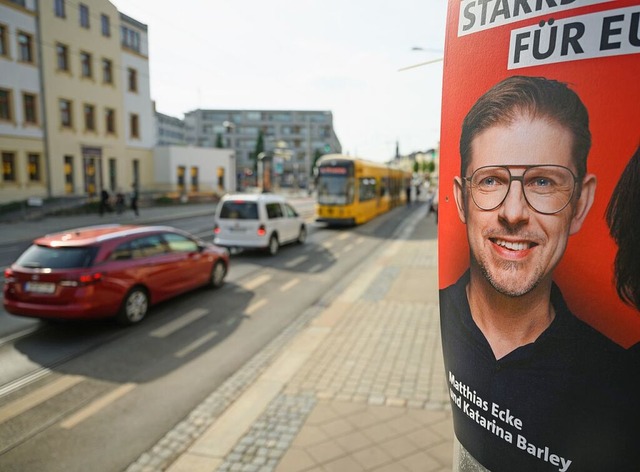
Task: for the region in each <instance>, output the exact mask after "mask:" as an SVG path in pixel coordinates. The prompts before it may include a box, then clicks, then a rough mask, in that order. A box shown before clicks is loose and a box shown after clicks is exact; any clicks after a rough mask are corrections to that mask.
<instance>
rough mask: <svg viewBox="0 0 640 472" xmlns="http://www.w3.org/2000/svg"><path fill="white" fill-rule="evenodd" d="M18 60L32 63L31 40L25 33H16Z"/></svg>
mask: <svg viewBox="0 0 640 472" xmlns="http://www.w3.org/2000/svg"><path fill="white" fill-rule="evenodd" d="M18 60H19V61H21V62H29V63H33V38H32V37H31V35H30V34H27V33H22V32H20V33H18Z"/></svg>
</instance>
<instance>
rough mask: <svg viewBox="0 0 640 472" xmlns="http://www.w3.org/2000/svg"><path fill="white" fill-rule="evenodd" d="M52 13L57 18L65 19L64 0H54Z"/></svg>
mask: <svg viewBox="0 0 640 472" xmlns="http://www.w3.org/2000/svg"><path fill="white" fill-rule="evenodd" d="M53 11H54V12H55V14H56V16H57V17H58V18H66V17H67V12H66V11H65V5H64V0H55V2H54V3H53Z"/></svg>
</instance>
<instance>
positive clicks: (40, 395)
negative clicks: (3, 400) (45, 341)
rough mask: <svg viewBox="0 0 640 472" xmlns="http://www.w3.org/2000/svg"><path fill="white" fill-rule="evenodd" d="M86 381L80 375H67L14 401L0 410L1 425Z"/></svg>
mask: <svg viewBox="0 0 640 472" xmlns="http://www.w3.org/2000/svg"><path fill="white" fill-rule="evenodd" d="M83 380H84V377H82V376H80V375H65V376H63V377H60V378H58V379H56V380H54V381H53V382H51V383H49V384H47V385H45V386H44V387H41V388H39V389H38V390H35V391H33V392H31V393H29V394H27V395H25V396H24V397H22V398H20V399H18V400H15V401H12V402H11V403H8V404H6V405H5V406H3V407H2V408H0V423H4V422H5V421H7V420H10V419H11V418H13V417H15V416H18V415H20V414H22V413H24V412H25V411H27V410H30V409H31V408H34V407H36V406H38V405H39V404H40V403H44V402H45V401H47V400H49V399H50V398H53V397H55V396H56V395H58V394H59V393H62V392H64V391H65V390H68V389H70V388H71V387H73V386H74V385H76V384H77V383H80V382H82V381H83Z"/></svg>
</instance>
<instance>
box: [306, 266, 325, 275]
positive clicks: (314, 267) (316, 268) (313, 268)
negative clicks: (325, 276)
mask: <svg viewBox="0 0 640 472" xmlns="http://www.w3.org/2000/svg"><path fill="white" fill-rule="evenodd" d="M321 270H322V264H316V265H314V266H313V267H311V268H310V269H309V273H310V274H315V273H316V272H320V271H321Z"/></svg>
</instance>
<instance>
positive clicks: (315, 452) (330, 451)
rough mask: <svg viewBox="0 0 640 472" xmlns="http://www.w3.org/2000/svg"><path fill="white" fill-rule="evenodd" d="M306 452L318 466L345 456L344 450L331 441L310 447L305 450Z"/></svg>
mask: <svg viewBox="0 0 640 472" xmlns="http://www.w3.org/2000/svg"><path fill="white" fill-rule="evenodd" d="M306 451H307V453H308V454H309V455H310V456H311V457H312V458H313V460H315V461H316V462H317V463H319V464H323V463H325V462H330V461H332V460H334V459H337V458H338V457H342V456H344V455H345V451H344V449H342V447H340V445H339V444H338V443H337V442H336V441H333V440H329V441H325V442H323V443H320V444H314V445H311V446H309V447H307V448H306Z"/></svg>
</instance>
